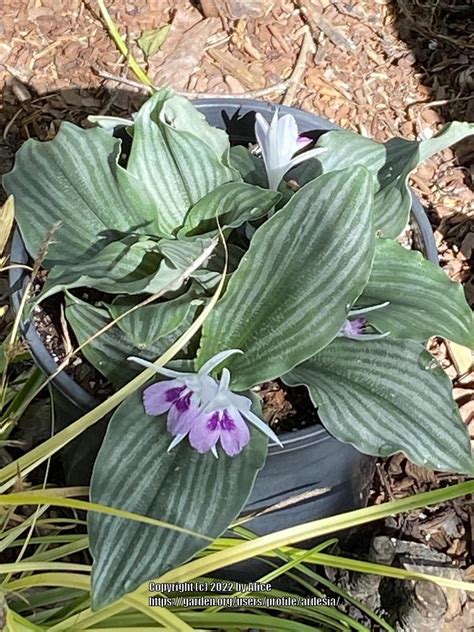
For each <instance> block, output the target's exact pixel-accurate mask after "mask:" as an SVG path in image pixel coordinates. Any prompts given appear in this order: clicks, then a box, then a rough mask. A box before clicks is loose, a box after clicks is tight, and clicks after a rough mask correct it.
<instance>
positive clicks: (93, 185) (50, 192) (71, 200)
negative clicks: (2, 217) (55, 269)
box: [3, 123, 159, 267]
mask: <svg viewBox="0 0 474 632" xmlns="http://www.w3.org/2000/svg"><path fill="white" fill-rule="evenodd" d="M120 147H121V143H120V141H119V140H118V139H116V138H113V137H112V136H110V135H109V134H107V132H106V131H104V130H103V129H100V128H94V129H89V130H84V129H81V128H79V127H76V126H75V125H72V124H71V123H63V124H62V125H61V128H60V130H59V132H58V134H57V135H56V137H55V138H54V139H53V140H51V141H48V142H44V143H40V142H38V141H36V140H28V141H26V143H24V145H23V146H22V147H21V149H20V150H19V152H18V153H17V155H16V161H15V167H14V169H13V170H12V171H10V173H8V174H6V175H5V176H4V179H3V185H4V187H5V189H6V190H7V191H8V192H9V193H10V194H13V195H14V196H15V213H16V219H17V221H18V224H19V227H20V231H21V234H22V236H23V238H24V240H25V244H26V248H27V250H28V251H29V252H30V253H31V254H32V255H33V256H34V255H36V253H37V252H38V250H39V249H40V248H41V246H42V245H43V242H44V239H45V237H46V234H47V233H48V231H49V230H50V229H51V227H52V226H53V225H54V224H56V223H57V222H61V226H60V228H59V229H58V230H57V231H56V233H55V235H54V242H53V243H52V244H51V245H50V247H49V251H48V254H47V257H46V259H45V263H46V266H47V267H49V266H50V265H51V264H52V262H53V261H54V260H59V261H61V262H62V263H65V262H76V261H77V259H78V258H80V257H81V256H83V255H84V254H86V253H87V255H89V254H90V251H91V250H92V251H94V249H96V248H97V244H98V243H99V244H100V245H101V246H104V245H105V243H108V242H109V241H115V240H117V238H118V237H120V236H122V235H124V234H128V233H130V232H132V231H133V232H137V233H146V232H149V233H150V234H155V233H157V231H158V225H157V218H156V206H155V207H153V208H152V207H151V206H150V204H148V206H143V205H142V204H141V203H139V201H138V200H137V195H138V193H137V192H138V191H139V189H140V182H139V181H138V180H137V179H136V178H135V177H134V176H133V175H132V174H130V173H128V172H126V171H125V170H124V169H122V167H119V166H118V165H117V159H118V155H119V154H120V151H121V149H120ZM158 234H159V233H158Z"/></svg>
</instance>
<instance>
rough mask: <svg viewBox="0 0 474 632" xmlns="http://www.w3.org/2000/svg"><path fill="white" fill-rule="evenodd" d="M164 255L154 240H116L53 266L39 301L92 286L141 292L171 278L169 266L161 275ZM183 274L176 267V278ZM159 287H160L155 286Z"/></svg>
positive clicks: (164, 282) (106, 289) (115, 290)
mask: <svg viewBox="0 0 474 632" xmlns="http://www.w3.org/2000/svg"><path fill="white" fill-rule="evenodd" d="M162 259H163V257H162V255H161V253H160V251H159V250H158V242H157V241H153V240H140V241H136V240H133V241H131V240H130V239H128V240H123V241H113V242H111V243H109V244H107V245H106V246H104V248H103V249H102V250H100V251H99V252H97V253H95V254H93V255H91V256H90V257H81V258H79V259H78V260H77V261H76V262H74V263H72V262H71V263H66V264H65V265H64V264H61V263H58V264H57V265H55V266H53V268H52V269H51V271H50V272H49V274H48V276H47V279H46V283H45V284H44V287H43V290H42V292H41V293H40V295H39V296H38V300H37V302H40V301H42V300H44V299H45V298H46V297H47V296H51V295H52V294H55V293H56V292H60V291H62V290H65V289H72V288H75V287H88V288H94V289H96V290H100V291H101V292H108V293H111V294H118V293H129V294H140V293H141V292H146V291H149V290H150V287H151V288H152V289H151V291H152V292H153V291H157V289H159V286H160V284H161V285H162V286H163V287H165V286H166V284H167V283H168V282H169V276H170V275H169V272H168V268H167V267H166V266H163V268H164V270H163V272H162V274H161V275H160V274H159V272H160V267H161V262H162ZM178 276H179V271H176V273H175V278H177V277H178ZM155 287H156V288H157V289H156V290H155Z"/></svg>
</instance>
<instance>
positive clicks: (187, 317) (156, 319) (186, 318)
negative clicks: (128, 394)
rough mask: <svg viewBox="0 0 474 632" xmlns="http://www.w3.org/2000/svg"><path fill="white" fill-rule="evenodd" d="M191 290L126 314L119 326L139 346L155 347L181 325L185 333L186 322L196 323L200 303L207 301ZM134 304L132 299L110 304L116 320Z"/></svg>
mask: <svg viewBox="0 0 474 632" xmlns="http://www.w3.org/2000/svg"><path fill="white" fill-rule="evenodd" d="M196 296H197V295H196V294H195V293H194V292H192V291H190V292H187V293H186V294H183V295H182V296H180V297H178V298H176V299H174V300H170V301H163V302H161V303H154V304H152V305H145V306H143V307H139V308H138V309H135V310H134V311H133V312H131V313H130V314H127V315H126V316H123V317H122V318H120V320H119V321H118V322H117V327H118V328H119V329H121V330H122V331H123V332H124V334H125V335H126V336H127V338H128V340H129V341H130V342H131V343H132V344H133V345H134V346H135V347H136V348H137V349H148V348H151V347H152V346H153V345H154V344H155V343H156V342H157V341H158V340H160V339H161V338H163V337H165V336H166V337H167V341H168V340H169V338H168V337H169V336H170V335H171V334H172V333H173V332H175V331H176V330H177V329H178V328H179V332H180V333H181V332H182V331H183V330H184V329H185V328H186V326H185V325H184V324H183V323H184V322H186V325H187V324H189V323H190V321H191V322H192V320H193V317H194V315H195V313H196V309H197V308H198V306H199V305H202V303H203V300H202V299H199V298H197V297H196ZM131 307H133V303H130V301H129V300H123V299H121V298H119V299H117V300H116V301H114V302H113V303H112V305H109V306H108V311H109V313H110V315H111V316H112V318H113V319H115V318H117V317H119V316H121V315H122V314H124V313H125V312H127V311H128V310H129V309H130V308H131Z"/></svg>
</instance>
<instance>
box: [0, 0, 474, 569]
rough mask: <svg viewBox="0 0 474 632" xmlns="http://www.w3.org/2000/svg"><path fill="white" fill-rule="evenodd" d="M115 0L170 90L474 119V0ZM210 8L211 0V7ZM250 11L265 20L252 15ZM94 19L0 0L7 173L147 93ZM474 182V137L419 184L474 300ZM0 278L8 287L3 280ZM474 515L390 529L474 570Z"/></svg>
mask: <svg viewBox="0 0 474 632" xmlns="http://www.w3.org/2000/svg"><path fill="white" fill-rule="evenodd" d="M107 4H108V9H109V11H110V13H111V15H112V17H113V19H114V21H115V23H116V24H117V25H119V30H120V32H121V33H122V35H123V36H124V38H125V41H126V42H127V44H128V46H129V47H130V48H131V50H132V51H133V54H134V55H135V57H136V58H137V60H138V61H139V62H140V63H142V64H143V65H144V67H146V69H147V72H148V76H149V77H150V78H151V80H152V81H153V83H154V84H155V85H171V86H173V87H174V88H176V89H177V90H180V91H187V92H190V93H191V96H193V95H196V94H197V93H213V94H223V95H224V94H227V95H231V94H236V93H237V94H241V93H247V94H253V93H254V92H255V91H256V94H257V95H259V94H261V90H262V89H263V90H264V97H263V98H266V99H268V100H272V101H275V102H280V101H282V100H283V102H284V103H287V104H292V105H295V106H297V107H301V108H304V109H306V110H309V111H311V112H314V113H316V114H320V115H322V116H325V117H326V118H328V119H329V120H331V121H334V122H336V123H338V124H339V125H341V126H344V127H346V128H349V129H352V130H354V131H357V132H359V133H361V134H364V135H368V136H371V137H373V138H375V139H377V140H379V141H385V140H387V139H389V138H391V137H393V136H404V137H406V138H410V139H414V138H427V137H429V136H431V135H432V134H433V133H434V132H436V130H437V129H438V128H439V126H440V125H441V124H442V123H443V122H446V121H451V120H465V121H473V120H474V97H473V96H472V95H473V92H472V88H473V86H474V64H473V60H474V36H473V34H474V22H473V21H471V23H470V25H469V19H468V18H469V12H470V11H471V12H472V2H470V1H469V0H464V1H463V0H459V1H458V0H438V1H436V2H430V0H425V2H424V3H423V2H421V0H396V1H395V0H394V1H391V0H367V1H358V0H355V1H354V2H351V0H348V1H347V2H344V1H341V2H338V3H333V2H330V0H313V1H311V0H294V1H291V0H276V1H275V2H270V1H265V0H263V1H262V0H252V1H247V2H246V1H245V0H242V1H240V2H237V1H236V0H226V2H221V3H216V5H215V6H217V5H218V6H219V11H218V12H217V13H219V12H220V13H221V14H224V15H220V17H207V18H204V17H203V14H202V13H201V12H200V10H199V9H198V4H199V3H197V2H194V3H191V2H187V1H185V0H182V1H181V2H179V3H178V2H173V1H172V0H160V2H156V1H153V0H134V1H133V2H132V1H128V0H114V1H112V0H110V1H109V2H108V3H107ZM193 5H195V6H193ZM211 5H213V2H210V1H209V0H208V1H207V2H202V8H206V9H207V10H208V11H209V7H210V6H211ZM215 6H214V8H215ZM224 6H225V8H224ZM246 6H247V7H249V6H250V7H251V8H252V10H253V14H252V15H253V16H255V15H258V17H251V18H248V19H246V18H245V7H246ZM239 7H240V9H241V10H242V11H243V13H244V17H242V18H241V19H231V18H229V17H228V16H229V11H232V10H234V11H235V10H238V9H239ZM211 8H212V6H211ZM210 13H212V11H210ZM210 13H208V15H209V14H210ZM214 13H215V11H214ZM99 15H100V12H99V6H98V4H97V3H96V2H94V1H93V0H91V2H90V3H88V2H81V0H68V1H67V2H66V1H65V0H64V1H62V2H61V1H59V2H57V1H55V0H28V1H24V2H21V3H20V2H18V0H3V2H2V8H1V9H0V88H1V90H2V103H1V105H0V126H1V127H2V129H3V136H2V138H1V139H0V171H1V170H3V171H7V170H8V169H9V168H10V166H11V162H12V159H13V154H14V151H15V150H16V149H17V148H18V146H19V145H20V144H21V142H23V140H24V139H26V138H28V137H37V138H40V139H47V138H50V137H52V135H54V133H55V131H56V130H57V127H58V125H59V123H60V122H61V121H62V120H66V119H69V120H73V121H75V122H77V123H80V124H83V125H87V122H86V116H87V114H91V113H99V112H100V113H111V114H115V113H121V112H124V111H125V112H131V111H134V110H135V109H136V107H137V104H138V103H139V102H140V100H141V99H142V98H143V97H142V94H143V91H137V89H136V88H135V87H133V86H132V85H129V83H118V82H116V81H115V80H111V79H110V78H109V79H105V78H104V76H110V75H112V76H114V77H117V78H119V79H120V78H122V79H123V80H124V81H127V82H128V81H130V80H131V81H132V82H133V81H136V77H135V76H134V75H133V73H132V72H131V71H130V70H127V67H126V66H127V65H126V63H125V62H124V58H123V56H122V55H121V54H120V52H119V51H118V50H117V48H116V46H115V44H114V42H113V41H112V39H111V38H110V36H109V34H108V33H107V29H106V28H105V27H104V24H103V22H102V21H101V19H100V17H99ZM226 15H227V17H226ZM234 15H235V13H234ZM165 24H172V28H171V31H170V33H169V35H168V38H167V39H166V41H165V43H164V45H163V46H162V48H161V50H159V51H158V52H156V53H155V54H153V55H151V56H150V57H149V58H148V60H145V59H144V57H143V53H142V51H141V50H140V49H139V47H138V46H137V44H136V42H137V39H138V38H139V37H140V36H141V35H142V34H143V31H144V30H145V29H155V28H158V27H161V26H163V25H165ZM286 80H289V81H288V83H287V84H285V85H284V86H283V87H286V91H284V92H283V93H282V85H281V83H282V81H286ZM271 86H276V87H275V89H274V90H273V92H271V91H267V92H265V88H267V87H271ZM473 177H474V143H473V141H472V139H471V141H466V142H464V143H462V144H461V145H458V146H456V147H455V148H454V149H452V150H446V151H445V152H443V154H442V155H441V156H438V157H436V158H435V159H432V160H430V161H428V162H426V163H425V164H424V165H423V166H422V167H420V168H419V169H418V171H417V172H416V173H415V174H414V176H413V179H412V184H413V187H414V189H415V191H416V192H417V193H418V194H419V195H420V197H421V199H422V201H423V203H424V204H425V206H426V208H427V209H428V213H429V217H430V220H431V221H432V224H433V228H434V230H435V236H436V240H437V244H438V247H439V253H440V263H441V265H442V266H443V267H445V269H446V271H447V272H448V274H449V275H450V276H451V278H452V279H454V280H457V281H461V282H462V283H463V284H464V285H465V289H466V293H467V296H468V299H469V301H470V303H471V305H474V274H473V268H472V260H473V259H472V256H473V251H474V230H473V229H474V193H473V191H472V186H471V185H472V179H473ZM0 283H1V285H0V294H3V292H4V290H5V280H0ZM432 350H433V351H434V352H435V353H436V356H437V358H438V360H439V361H440V362H441V363H442V365H443V367H444V368H445V369H446V371H447V373H448V375H449V376H450V378H451V379H452V380H453V384H454V387H455V391H454V394H455V398H456V400H457V402H458V404H459V406H460V410H461V414H462V416H463V418H464V420H465V422H466V424H468V425H469V430H470V432H471V436H472V437H474V400H473V397H472V395H473V393H474V373H472V372H471V371H470V370H469V358H467V359H466V357H465V354H463V353H462V351H460V350H458V349H448V348H447V347H446V345H445V343H443V342H441V341H433V343H432ZM377 471H378V475H377V476H376V479H375V483H374V490H373V494H372V499H371V501H372V502H381V501H384V500H387V499H391V498H398V497H400V496H404V495H408V494H412V493H414V492H415V491H419V490H424V489H432V488H435V487H436V486H439V485H444V484H446V482H447V481H453V480H454V479H457V477H452V476H448V475H433V474H431V473H429V472H426V471H423V470H422V469H421V468H418V467H416V466H413V465H411V464H410V463H408V462H407V461H406V459H404V458H403V457H400V456H396V457H394V458H392V459H389V460H388V461H387V462H386V463H384V464H383V463H381V464H379V466H378V470H377ZM471 510H472V501H467V502H466V500H463V501H462V503H451V504H448V505H444V506H441V507H437V508H435V509H433V510H426V511H425V512H424V513H414V514H409V515H408V516H405V517H404V518H403V523H400V524H395V525H387V527H390V528H393V529H396V530H398V537H402V536H406V537H408V538H413V539H416V540H418V541H425V542H429V543H430V544H431V545H432V546H433V547H434V548H436V549H437V550H440V551H443V552H447V553H448V554H449V555H450V556H451V557H452V559H453V560H454V562H455V563H458V564H460V565H462V566H464V567H466V566H468V565H469V564H470V563H471V559H472V558H471V554H472V550H471V547H472V542H473V534H472V511H471ZM472 570H473V567H472V566H471V568H470V569H469V571H470V572H471V571H472ZM473 575H474V573H472V572H471V576H473Z"/></svg>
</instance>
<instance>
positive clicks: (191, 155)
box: [127, 90, 240, 236]
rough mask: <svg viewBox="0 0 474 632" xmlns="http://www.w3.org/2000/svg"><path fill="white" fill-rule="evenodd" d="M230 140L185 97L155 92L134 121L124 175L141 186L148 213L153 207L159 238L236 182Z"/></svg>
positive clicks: (238, 178)
mask: <svg viewBox="0 0 474 632" xmlns="http://www.w3.org/2000/svg"><path fill="white" fill-rule="evenodd" d="M228 153H229V139H228V137H227V135H226V134H225V132H223V131H222V130H218V129H215V128H213V127H211V126H210V125H209V124H208V123H206V121H205V119H204V117H203V115H202V114H201V113H199V112H198V111H197V110H196V109H195V108H194V106H193V105H192V104H191V103H190V102H189V101H187V100H186V99H184V98H183V97H179V96H176V95H174V94H173V93H170V92H168V91H166V90H162V91H159V92H157V93H155V94H154V95H153V96H152V97H151V98H150V99H149V100H148V101H147V102H146V103H145V104H144V105H143V106H142V107H141V108H140V111H139V112H138V114H137V115H136V117H135V120H134V123H133V140H132V147H131V150H130V155H129V157H128V161H127V173H129V174H132V175H133V176H135V177H136V178H137V179H138V180H140V182H141V185H142V191H141V192H140V193H139V195H140V197H141V198H142V200H143V204H144V205H145V206H146V208H147V211H150V208H151V207H154V208H155V212H156V218H157V222H158V224H159V227H160V231H161V234H163V235H170V236H171V235H173V234H174V233H175V231H176V230H177V229H178V228H179V227H180V226H181V225H182V224H183V221H184V218H185V217H186V214H187V212H188V211H189V209H190V208H191V207H192V206H194V204H196V203H197V202H198V201H199V200H200V199H201V198H203V197H204V196H205V195H207V194H208V193H210V192H211V191H213V190H214V189H215V188H216V187H218V186H219V185H221V184H224V183H225V182H230V181H233V180H240V176H239V174H238V172H237V171H236V170H235V169H233V168H231V167H230V166H229V164H228V159H229V158H228Z"/></svg>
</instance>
